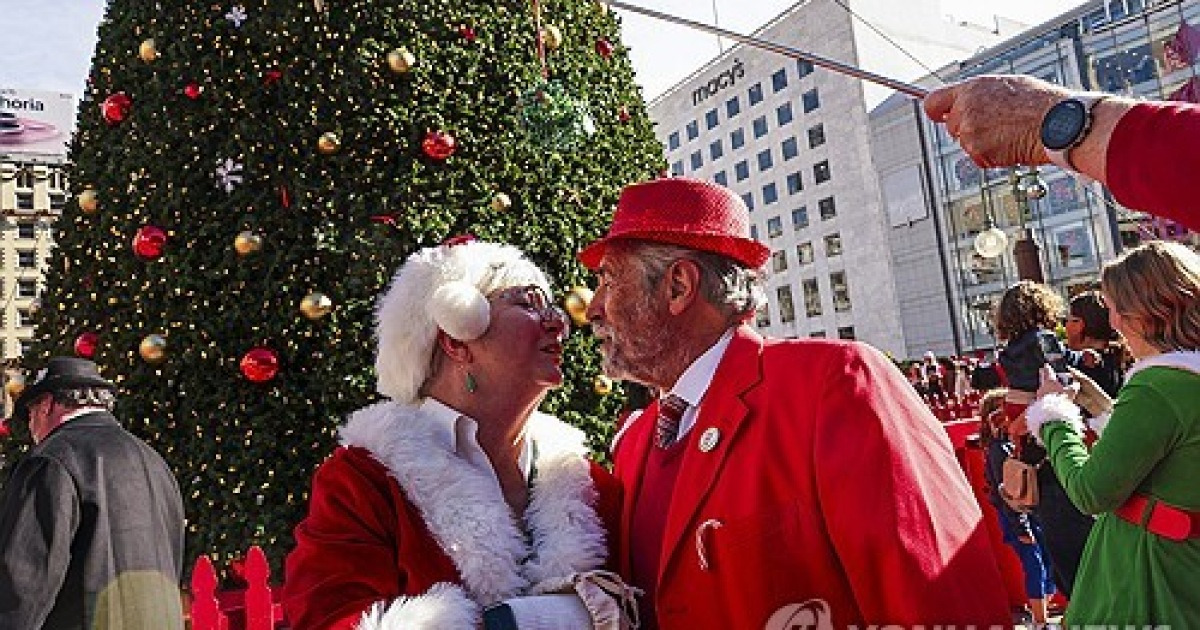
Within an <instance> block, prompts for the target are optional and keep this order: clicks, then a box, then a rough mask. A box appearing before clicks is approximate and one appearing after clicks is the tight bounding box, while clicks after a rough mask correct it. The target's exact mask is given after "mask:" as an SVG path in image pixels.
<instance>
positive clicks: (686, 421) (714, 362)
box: [666, 328, 733, 440]
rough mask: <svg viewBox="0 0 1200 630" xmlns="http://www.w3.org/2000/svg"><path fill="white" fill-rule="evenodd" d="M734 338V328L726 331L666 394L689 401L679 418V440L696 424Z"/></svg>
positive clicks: (693, 362) (684, 372)
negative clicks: (681, 416)
mask: <svg viewBox="0 0 1200 630" xmlns="http://www.w3.org/2000/svg"><path fill="white" fill-rule="evenodd" d="M732 340H733V329H732V328H730V329H729V330H726V331H725V334H723V335H721V338H720V339H717V342H716V343H714V344H713V345H712V347H710V348H709V349H708V350H705V351H704V354H702V355H700V356H698V357H696V360H695V361H692V364H691V365H689V366H688V368H687V369H686V370H684V371H683V374H680V375H679V380H677V381H675V385H674V386H673V387H672V388H671V391H669V392H667V394H666V395H670V394H674V395H676V396H678V397H680V398H682V399H684V400H686V401H687V404H688V408H687V410H685V411H684V412H683V418H681V419H680V420H679V437H677V438H676V439H677V440H682V439H683V437H684V436H685V435H687V434H688V431H691V430H692V427H694V426H696V418H697V417H699V415H700V404H701V403H702V402H704V394H705V393H707V392H708V388H709V386H710V385H712V380H713V375H714V374H716V373H717V366H718V365H720V364H721V359H722V358H723V357H724V356H725V350H726V349H727V348H729V342H730V341H732Z"/></svg>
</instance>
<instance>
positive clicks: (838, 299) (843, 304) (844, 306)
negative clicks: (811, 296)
mask: <svg viewBox="0 0 1200 630" xmlns="http://www.w3.org/2000/svg"><path fill="white" fill-rule="evenodd" d="M829 288H830V289H831V290H832V291H833V310H835V311H837V312H839V313H844V312H846V311H848V310H850V285H849V284H848V283H847V282H846V272H844V271H835V272H833V273H831V274H829ZM850 338H851V339H853V337H850ZM843 339H846V337H843Z"/></svg>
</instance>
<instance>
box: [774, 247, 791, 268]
mask: <svg viewBox="0 0 1200 630" xmlns="http://www.w3.org/2000/svg"><path fill="white" fill-rule="evenodd" d="M771 269H772V270H773V271H774V272H775V273H779V272H781V271H787V250H786V249H781V250H779V251H777V252H775V253H773V254H771Z"/></svg>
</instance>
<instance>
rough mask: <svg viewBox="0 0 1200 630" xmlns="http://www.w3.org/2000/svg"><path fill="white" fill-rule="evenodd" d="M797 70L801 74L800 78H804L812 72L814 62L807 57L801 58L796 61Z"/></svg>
mask: <svg viewBox="0 0 1200 630" xmlns="http://www.w3.org/2000/svg"><path fill="white" fill-rule="evenodd" d="M796 72H797V73H798V74H799V75H800V78H801V79H803V78H804V77H806V76H808V75H810V74H812V72H813V63H812V62H811V61H808V60H805V59H800V60H799V61H797V62H796Z"/></svg>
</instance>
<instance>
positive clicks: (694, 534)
mask: <svg viewBox="0 0 1200 630" xmlns="http://www.w3.org/2000/svg"><path fill="white" fill-rule="evenodd" d="M656 413H657V409H656V407H655V406H654V405H651V407H650V408H649V409H647V410H646V413H644V414H642V415H641V416H640V417H639V418H637V419H635V420H634V421H632V422H631V423H630V425H629V426H628V427H626V429H625V431H624V432H623V434H622V435H621V436H619V437H618V441H617V443H616V446H615V448H616V451H615V454H614V462H615V466H616V467H615V472H616V475H617V478H618V479H620V481H621V483H622V485H623V486H624V487H625V508H624V511H623V519H622V537H621V542H622V545H621V555H620V556H619V560H620V564H621V566H622V567H623V569H624V570H625V572H626V574H628V568H629V566H630V557H629V553H630V552H629V548H630V547H629V545H628V540H629V538H628V536H629V535H630V532H629V529H630V526H631V515H632V513H633V509H632V505H633V501H635V500H636V499H637V496H638V490H639V486H638V479H639V477H640V473H641V470H642V467H643V465H644V462H645V458H646V454H647V453H648V452H649V449H650V447H651V446H650V445H651V443H652V438H653V434H654V422H653V419H654V417H655V414H656ZM684 439H685V440H686V449H687V450H686V453H685V455H684V457H685V459H684V461H683V463H682V468H681V470H680V475H679V480H678V483H677V485H676V486H675V491H674V495H673V497H672V500H671V503H670V505H669V506H663V509H665V510H667V522H666V529H665V531H664V538H663V548H662V556H661V558H660V562H659V567H660V568H659V570H660V574H659V578H658V582H657V597H656V602H655V606H656V609H657V611H658V619H659V623H660V627H661V628H663V630H675V629H679V630H684V629H686V630H703V629H706V628H712V629H714V630H716V629H729V628H755V629H758V628H763V627H765V625H766V624H767V622H768V621H769V620H771V621H772V623H773V624H777V625H772V626H770V627H779V628H783V627H790V625H786V626H785V625H784V623H783V621H784V619H783V618H784V617H790V616H792V615H796V614H799V615H801V616H804V615H807V620H808V621H813V620H814V617H820V616H821V615H825V621H826V622H827V623H831V624H832V627H836V628H845V627H846V626H847V624H864V623H879V624H906V623H916V622H924V623H926V624H928V623H957V624H964V623H975V624H993V623H995V624H1007V625H1008V626H1011V625H1012V620H1011V616H1010V614H1009V610H1008V601H1007V596H1006V594H1005V589H1004V584H1003V582H1002V581H1001V577H1000V572H999V569H998V568H997V564H996V561H995V558H994V557H993V555H992V551H991V548H990V546H989V544H988V540H987V533H986V530H985V529H984V525H983V522H982V515H981V513H980V509H979V506H978V504H977V503H976V502H975V499H974V497H973V496H972V494H971V490H970V488H969V486H968V484H967V481H966V478H965V477H964V475H963V473H962V471H961V469H960V468H959V467H958V465H957V463H956V461H955V458H954V454H953V451H952V449H951V446H950V442H949V439H948V438H947V436H946V434H945V432H944V431H943V429H942V428H941V426H939V425H938V422H937V420H935V419H934V417H933V416H932V415H931V414H930V412H929V411H928V409H927V408H926V407H925V405H924V404H923V403H922V402H921V401H920V399H918V398H917V396H916V394H915V393H914V392H913V390H912V388H911V387H910V386H909V385H908V383H907V382H906V381H905V380H904V378H903V377H902V376H901V374H900V373H899V371H897V369H896V368H895V367H894V366H893V365H892V364H891V363H890V362H889V361H888V360H887V359H886V358H885V357H883V356H882V355H881V354H880V353H879V352H877V351H875V350H874V349H872V348H870V347H868V346H866V345H863V344H858V343H852V342H838V341H823V340H806V341H764V340H763V339H762V337H760V336H758V335H757V334H756V333H754V332H753V331H752V330H750V329H749V328H748V327H745V326H743V327H740V328H738V329H737V331H736V332H735V334H734V337H733V339H732V341H731V343H730V345H729V347H728V349H727V351H726V353H725V355H724V357H723V358H722V359H721V363H720V365H719V366H718V368H717V371H716V373H715V375H714V378H713V382H712V385H711V387H710V389H709V391H708V392H707V394H706V395H705V398H704V400H703V401H702V403H701V407H700V413H699V417H698V418H697V422H696V425H695V427H694V428H693V429H692V430H691V432H690V433H688V434H687V436H685V438H684ZM635 586H636V585H635ZM813 600H820V601H815V602H814V601H813ZM822 609H824V611H826V612H822ZM772 615H776V617H775V618H774V619H772ZM800 618H801V617H796V619H800ZM812 627H820V628H827V627H831V626H829V625H814V626H812ZM985 627H986V626H985Z"/></svg>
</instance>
